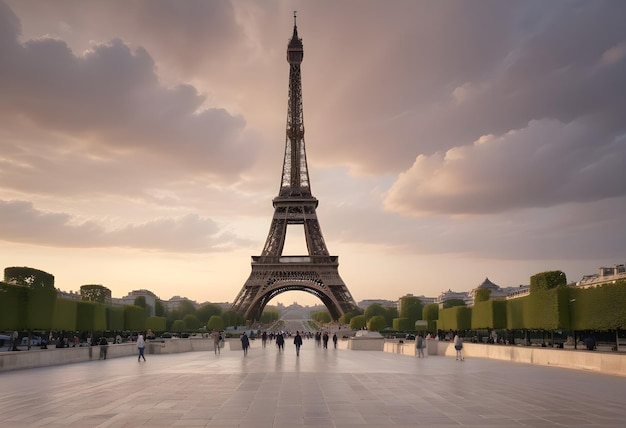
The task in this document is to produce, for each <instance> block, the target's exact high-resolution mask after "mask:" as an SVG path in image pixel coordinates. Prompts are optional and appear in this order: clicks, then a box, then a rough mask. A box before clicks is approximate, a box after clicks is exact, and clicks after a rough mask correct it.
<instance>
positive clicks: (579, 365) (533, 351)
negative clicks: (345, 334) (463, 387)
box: [384, 340, 626, 376]
mask: <svg viewBox="0 0 626 428" xmlns="http://www.w3.org/2000/svg"><path fill="white" fill-rule="evenodd" d="M384 350H385V352H393V353H396V354H403V355H411V356H414V355H416V352H415V343H412V342H409V343H397V342H395V341H394V342H387V343H385V349H384ZM426 350H427V352H428V354H429V355H441V356H446V357H454V356H456V350H455V349H454V344H453V343H452V342H442V341H438V340H427V341H426ZM463 356H464V357H466V358H491V359H494V360H503V361H512V362H516V363H526V364H537V365H542V366H554V367H563V368H569V369H576V370H588V371H593V372H598V373H603V374H609V375H619V376H626V355H624V354H623V353H617V352H598V351H586V350H569V349H555V348H541V347H538V346H515V345H514V346H505V345H486V344H478V343H464V344H463Z"/></svg>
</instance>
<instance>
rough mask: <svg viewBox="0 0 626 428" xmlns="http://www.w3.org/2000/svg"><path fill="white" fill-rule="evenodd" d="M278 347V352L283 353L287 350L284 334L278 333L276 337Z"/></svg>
mask: <svg viewBox="0 0 626 428" xmlns="http://www.w3.org/2000/svg"><path fill="white" fill-rule="evenodd" d="M276 346H278V351H279V352H281V351H282V350H283V349H285V338H284V337H283V334H282V333H278V334H277V335H276Z"/></svg>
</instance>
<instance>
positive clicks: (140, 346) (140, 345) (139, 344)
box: [137, 333, 146, 361]
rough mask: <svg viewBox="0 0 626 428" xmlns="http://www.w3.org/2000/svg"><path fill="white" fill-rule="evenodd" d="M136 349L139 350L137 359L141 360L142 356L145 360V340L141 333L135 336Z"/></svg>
mask: <svg viewBox="0 0 626 428" xmlns="http://www.w3.org/2000/svg"><path fill="white" fill-rule="evenodd" d="M137 349H138V350H139V356H138V357H137V361H141V359H142V358H143V360H144V361H146V357H145V355H144V354H143V352H144V350H145V349H146V341H145V340H144V339H143V334H141V333H139V335H138V336H137Z"/></svg>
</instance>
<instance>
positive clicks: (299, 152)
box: [233, 13, 358, 320]
mask: <svg viewBox="0 0 626 428" xmlns="http://www.w3.org/2000/svg"><path fill="white" fill-rule="evenodd" d="M303 57H304V50H303V46H302V39H300V38H299V37H298V27H297V25H296V16H295V13H294V25H293V36H292V38H291V40H290V41H289V45H288V46H287V62H288V63H289V100H288V102H287V137H286V142H285V158H284V161H283V172H282V179H281V185H280V191H279V193H278V196H277V197H275V198H274V199H273V200H272V204H273V206H274V216H273V218H272V223H271V225H270V230H269V233H268V236H267V240H266V241H265V246H264V247H263V252H262V253H261V255H260V256H252V272H251V273H250V277H248V280H247V281H246V282H245V284H244V285H243V288H242V289H241V291H240V292H239V294H238V295H237V298H236V299H235V301H234V303H233V309H234V310H236V311H237V312H239V313H240V314H241V315H242V316H243V318H244V319H245V320H258V319H259V318H260V316H261V313H262V312H263V309H264V308H265V306H266V305H267V303H268V302H269V301H270V300H272V299H273V298H274V297H276V296H277V295H279V294H281V293H285V292H287V291H294V290H297V291H305V292H307V293H311V294H313V295H315V296H317V297H318V298H319V299H320V300H321V301H322V302H323V303H324V305H326V307H327V308H328V311H329V312H330V315H331V317H332V319H334V320H337V319H339V317H341V315H343V314H344V313H346V312H349V311H353V310H358V307H357V305H356V302H355V301H354V299H353V298H352V295H351V294H350V292H349V291H348V288H347V287H346V284H345V283H344V282H343V280H342V279H341V277H340V276H339V270H338V268H339V258H338V257H337V256H331V255H329V253H328V249H327V248H326V243H325V242H324V237H323V236H322V229H321V228H320V224H319V222H318V219H317V214H316V211H315V210H316V208H317V205H318V200H317V199H316V198H315V197H314V196H313V195H312V193H311V187H310V182H309V171H308V167H307V161H306V151H305V147H304V116H303V113H302V81H301V78H300V64H301V63H302V59H303ZM290 225H303V228H304V237H305V241H306V247H307V250H308V254H306V255H284V254H283V249H284V246H285V238H286V235H287V227H288V226H290Z"/></svg>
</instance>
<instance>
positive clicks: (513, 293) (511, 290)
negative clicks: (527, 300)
mask: <svg viewBox="0 0 626 428" xmlns="http://www.w3.org/2000/svg"><path fill="white" fill-rule="evenodd" d="M503 290H504V291H506V299H507V300H510V299H517V298H520V297H524V296H528V294H530V285H518V286H517V287H505V288H503Z"/></svg>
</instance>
